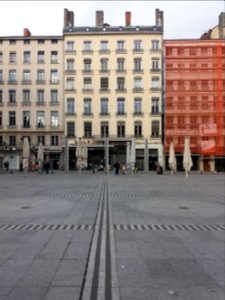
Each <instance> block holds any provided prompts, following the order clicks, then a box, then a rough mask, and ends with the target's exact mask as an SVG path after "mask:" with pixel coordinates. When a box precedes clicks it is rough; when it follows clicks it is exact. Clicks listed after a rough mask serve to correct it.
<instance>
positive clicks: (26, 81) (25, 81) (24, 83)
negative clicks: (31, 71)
mask: <svg viewBox="0 0 225 300" xmlns="http://www.w3.org/2000/svg"><path fill="white" fill-rule="evenodd" d="M21 84H23V85H30V84H32V81H31V80H30V79H23V80H22V82H21Z"/></svg>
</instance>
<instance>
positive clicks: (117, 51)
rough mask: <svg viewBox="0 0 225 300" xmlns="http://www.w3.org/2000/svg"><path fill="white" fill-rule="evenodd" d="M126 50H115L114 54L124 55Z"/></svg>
mask: <svg viewBox="0 0 225 300" xmlns="http://www.w3.org/2000/svg"><path fill="white" fill-rule="evenodd" d="M126 53H127V50H126V49H116V54H126Z"/></svg>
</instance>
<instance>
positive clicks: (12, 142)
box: [9, 135, 16, 147]
mask: <svg viewBox="0 0 225 300" xmlns="http://www.w3.org/2000/svg"><path fill="white" fill-rule="evenodd" d="M9 146H10V147H15V146H16V137H15V135H10V136H9Z"/></svg>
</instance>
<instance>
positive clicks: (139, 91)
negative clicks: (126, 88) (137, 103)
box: [133, 87, 144, 93]
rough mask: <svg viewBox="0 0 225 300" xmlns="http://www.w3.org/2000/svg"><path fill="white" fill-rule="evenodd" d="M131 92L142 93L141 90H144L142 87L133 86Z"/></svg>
mask: <svg viewBox="0 0 225 300" xmlns="http://www.w3.org/2000/svg"><path fill="white" fill-rule="evenodd" d="M133 92H134V93H143V92H144V89H143V88H140V87H134V88H133Z"/></svg>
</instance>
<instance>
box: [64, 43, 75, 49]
mask: <svg viewBox="0 0 225 300" xmlns="http://www.w3.org/2000/svg"><path fill="white" fill-rule="evenodd" d="M74 49H75V45H74V42H72V41H68V42H66V50H67V51H74Z"/></svg>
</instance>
